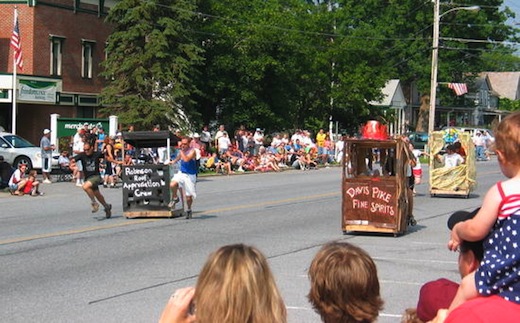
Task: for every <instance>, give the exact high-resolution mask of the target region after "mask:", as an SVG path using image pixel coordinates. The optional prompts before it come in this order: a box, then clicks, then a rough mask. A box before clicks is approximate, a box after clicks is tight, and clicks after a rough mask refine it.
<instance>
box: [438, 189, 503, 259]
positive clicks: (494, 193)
mask: <svg viewBox="0 0 520 323" xmlns="http://www.w3.org/2000/svg"><path fill="white" fill-rule="evenodd" d="M500 201H501V197H500V193H499V192H498V188H497V185H494V186H493V187H492V188H491V189H490V190H489V191H488V192H487V193H486V196H485V198H484V202H483V203H482V207H481V208H480V210H479V212H478V213H477V215H475V217H474V218H473V219H470V220H467V221H464V222H459V223H457V224H456V225H455V226H454V227H453V230H452V231H451V240H450V242H449V243H448V248H449V249H450V250H456V249H457V247H458V246H459V244H460V241H461V240H465V241H478V240H481V239H483V238H485V237H486V236H487V235H488V234H489V231H490V230H491V228H492V227H493V225H494V224H495V222H496V220H497V215H498V211H499V210H498V207H499V205H500Z"/></svg>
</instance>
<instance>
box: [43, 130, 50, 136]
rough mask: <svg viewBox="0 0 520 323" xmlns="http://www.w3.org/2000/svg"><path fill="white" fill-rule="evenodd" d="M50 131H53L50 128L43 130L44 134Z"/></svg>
mask: <svg viewBox="0 0 520 323" xmlns="http://www.w3.org/2000/svg"><path fill="white" fill-rule="evenodd" d="M49 133H51V131H50V130H49V129H44V130H43V134H44V135H46V134H49Z"/></svg>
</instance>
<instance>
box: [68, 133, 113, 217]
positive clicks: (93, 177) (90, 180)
mask: <svg viewBox="0 0 520 323" xmlns="http://www.w3.org/2000/svg"><path fill="white" fill-rule="evenodd" d="M93 144H94V143H92V142H90V141H89V140H88V141H87V142H85V145H84V151H83V152H82V153H79V154H77V155H76V156H74V157H73V159H74V160H76V162H77V161H81V163H82V164H83V173H84V174H85V182H84V183H83V186H82V188H83V190H84V191H85V193H87V195H88V197H89V198H90V200H91V201H92V202H91V205H92V213H95V212H97V211H98V210H99V203H101V204H102V205H103V207H104V208H105V216H106V218H107V219H108V218H110V217H111V216H112V204H108V203H107V202H106V201H105V197H104V196H103V195H102V194H101V192H100V191H99V185H100V184H102V183H103V179H102V178H101V175H100V174H99V160H100V159H102V158H103V157H104V156H103V153H102V152H99V151H94V146H93ZM96 199H97V200H98V201H99V203H97V202H96Z"/></svg>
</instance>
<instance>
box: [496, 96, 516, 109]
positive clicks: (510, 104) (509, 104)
mask: <svg viewBox="0 0 520 323" xmlns="http://www.w3.org/2000/svg"><path fill="white" fill-rule="evenodd" d="M499 108H500V110H507V111H518V110H520V100H515V101H513V100H510V99H506V98H502V99H500V103H499Z"/></svg>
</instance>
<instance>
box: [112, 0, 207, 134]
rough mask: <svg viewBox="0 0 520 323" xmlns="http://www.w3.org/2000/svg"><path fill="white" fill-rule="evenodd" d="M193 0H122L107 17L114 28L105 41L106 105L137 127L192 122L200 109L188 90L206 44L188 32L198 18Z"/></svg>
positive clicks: (190, 87) (193, 89)
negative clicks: (202, 45)
mask: <svg viewBox="0 0 520 323" xmlns="http://www.w3.org/2000/svg"><path fill="white" fill-rule="evenodd" d="M195 9H196V7H195V4H194V2H193V1H189V0H146V1H141V0H122V1H119V2H117V4H116V5H115V6H114V7H113V8H112V9H111V10H110V12H109V15H108V16H107V22H108V23H110V24H112V25H113V27H114V32H113V33H112V34H111V35H110V37H109V39H108V44H107V48H106V51H107V59H106V61H105V62H104V63H103V67H104V71H103V73H102V75H103V76H105V77H106V79H107V82H108V84H107V86H106V87H105V89H104V91H103V93H102V98H103V105H104V106H105V108H104V109H103V111H105V112H107V113H111V114H117V115H118V116H119V119H120V122H121V123H132V124H135V125H136V126H137V128H138V129H139V128H140V129H144V130H145V129H151V126H152V125H153V124H163V125H175V126H177V127H180V128H186V127H188V126H189V117H190V116H192V115H194V114H196V112H195V110H194V108H193V101H191V100H190V95H192V94H193V93H196V91H197V89H196V87H195V85H194V84H193V81H192V79H193V73H194V71H195V69H194V66H196V65H198V64H201V63H202V61H203V59H202V56H201V55H202V49H201V48H200V47H199V46H198V45H197V44H196V43H194V41H193V39H192V38H191V35H192V34H191V33H190V32H189V30H190V28H191V26H192V24H193V22H194V20H195V19H197V16H196V15H195V14H194V10H195Z"/></svg>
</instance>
